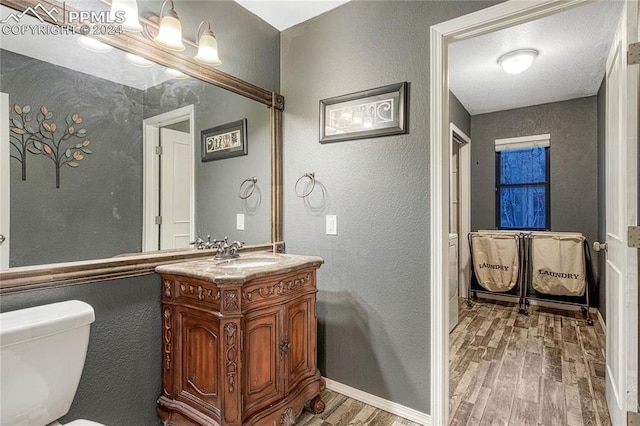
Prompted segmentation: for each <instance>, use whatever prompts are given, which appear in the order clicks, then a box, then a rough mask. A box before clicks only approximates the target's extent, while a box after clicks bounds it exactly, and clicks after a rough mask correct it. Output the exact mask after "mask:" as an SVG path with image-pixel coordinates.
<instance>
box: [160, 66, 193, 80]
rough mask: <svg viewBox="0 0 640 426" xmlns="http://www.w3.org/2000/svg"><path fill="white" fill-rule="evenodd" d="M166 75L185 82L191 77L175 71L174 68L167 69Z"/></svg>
mask: <svg viewBox="0 0 640 426" xmlns="http://www.w3.org/2000/svg"><path fill="white" fill-rule="evenodd" d="M164 75H166V76H167V77H169V78H173V79H176V80H184V79H185V78H189V76H188V75H186V74H185V73H183V72H180V71H178V70H174V69H173V68H167V69H166V70H164Z"/></svg>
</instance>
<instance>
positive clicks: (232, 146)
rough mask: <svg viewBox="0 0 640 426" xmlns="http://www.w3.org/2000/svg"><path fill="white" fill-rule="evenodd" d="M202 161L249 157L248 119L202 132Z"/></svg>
mask: <svg viewBox="0 0 640 426" xmlns="http://www.w3.org/2000/svg"><path fill="white" fill-rule="evenodd" d="M200 135H201V141H202V161H203V162H205V161H213V160H222V159H224V158H231V157H238V156H240V155H247V119H246V118H243V119H242V120H238V121H234V122H231V123H226V124H222V125H220V126H216V127H212V128H210V129H206V130H203V131H202V132H200Z"/></svg>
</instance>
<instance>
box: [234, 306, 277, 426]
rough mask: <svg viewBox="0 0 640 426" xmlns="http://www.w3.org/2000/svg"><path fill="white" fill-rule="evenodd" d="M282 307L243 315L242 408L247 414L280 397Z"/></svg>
mask: <svg viewBox="0 0 640 426" xmlns="http://www.w3.org/2000/svg"><path fill="white" fill-rule="evenodd" d="M282 315H283V307H281V306H276V307H272V308H266V309H260V310H258V311H255V312H251V313H249V314H247V315H246V316H245V325H244V344H243V346H244V347H243V349H244V368H243V375H244V386H243V388H244V389H243V392H244V406H243V412H244V413H245V415H251V414H252V413H253V412H255V411H257V410H258V409H260V408H262V407H266V406H267V405H269V404H271V403H273V402H275V401H276V400H278V399H280V398H281V397H282V396H283V393H282V388H283V380H282V371H281V361H280V356H281V355H280V340H282V334H281V330H282Z"/></svg>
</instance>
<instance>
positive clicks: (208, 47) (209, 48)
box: [193, 29, 222, 65]
mask: <svg viewBox="0 0 640 426" xmlns="http://www.w3.org/2000/svg"><path fill="white" fill-rule="evenodd" d="M193 59H195V60H196V61H198V62H201V63H203V64H209V65H220V64H221V63H222V61H220V57H218V42H217V41H216V36H215V35H213V32H212V31H211V30H209V29H207V30H205V31H204V33H203V34H202V36H201V37H200V40H199V41H198V54H197V55H196V56H195V57H194V58H193Z"/></svg>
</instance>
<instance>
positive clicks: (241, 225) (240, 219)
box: [236, 213, 244, 231]
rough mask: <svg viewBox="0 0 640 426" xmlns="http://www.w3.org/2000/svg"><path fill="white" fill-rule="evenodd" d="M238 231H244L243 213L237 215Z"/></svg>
mask: <svg viewBox="0 0 640 426" xmlns="http://www.w3.org/2000/svg"><path fill="white" fill-rule="evenodd" d="M236 229H237V230H238V231H244V215H243V214H242V213H238V214H237V215H236Z"/></svg>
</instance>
